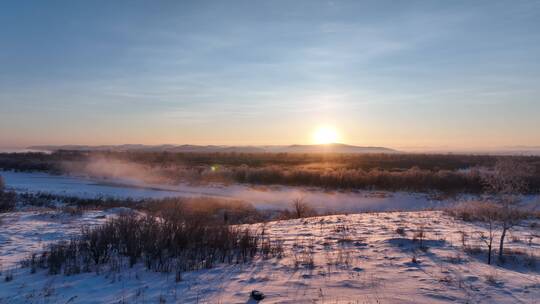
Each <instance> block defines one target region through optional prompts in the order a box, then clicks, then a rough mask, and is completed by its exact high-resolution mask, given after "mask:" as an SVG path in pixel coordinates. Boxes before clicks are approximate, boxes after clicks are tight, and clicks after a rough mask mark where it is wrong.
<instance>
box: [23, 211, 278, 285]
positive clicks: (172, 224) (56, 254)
mask: <svg viewBox="0 0 540 304" xmlns="http://www.w3.org/2000/svg"><path fill="white" fill-rule="evenodd" d="M272 244H274V243H273V242H271V241H269V240H268V236H266V238H265V242H264V246H265V248H264V250H265V252H264V254H269V253H272V252H277V253H279V250H273V249H272V248H268V246H272ZM262 250H263V248H262V241H261V237H260V235H258V234H256V233H255V232H253V231H250V230H249V229H242V228H239V227H234V226H229V225H225V224H222V223H216V222H214V221H211V220H208V219H205V218H203V217H198V216H194V215H193V214H191V213H189V212H186V211H185V210H184V209H182V208H180V207H178V208H176V209H171V210H170V211H169V213H167V214H162V216H161V217H156V216H151V215H147V216H139V215H135V214H125V215H121V216H119V217H118V218H115V219H111V220H109V221H108V222H106V223H105V224H103V225H101V226H98V227H95V228H91V229H83V232H82V235H81V236H80V237H78V238H75V239H72V240H70V241H68V242H61V243H57V244H53V245H51V246H50V247H49V249H48V250H47V252H45V253H44V254H43V255H41V256H40V257H38V260H37V261H36V260H35V258H34V259H33V260H31V261H27V263H26V264H27V265H42V266H43V267H44V268H47V269H48V270H49V273H50V274H58V273H62V272H63V273H64V274H73V273H79V272H81V271H91V270H92V269H96V271H99V269H100V267H102V266H103V265H109V266H111V268H115V269H118V268H119V267H120V266H121V265H123V264H124V262H125V264H127V265H129V266H130V267H132V266H134V265H135V264H136V263H138V262H142V263H143V264H144V265H145V266H146V268H148V269H151V270H154V271H160V272H171V271H174V272H176V273H178V272H182V271H189V270H197V269H204V268H211V267H213V266H214V265H215V264H216V263H245V262H248V261H250V260H251V259H252V258H253V257H254V256H255V255H256V254H258V253H262ZM119 265H120V266H119ZM113 266H114V267H113Z"/></svg>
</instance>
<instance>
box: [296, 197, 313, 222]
mask: <svg viewBox="0 0 540 304" xmlns="http://www.w3.org/2000/svg"><path fill="white" fill-rule="evenodd" d="M292 208H293V212H294V215H295V217H296V218H303V217H307V216H311V215H313V214H314V213H315V212H314V210H313V209H312V208H311V207H310V206H309V205H308V204H307V203H306V202H305V201H304V198H301V197H300V198H295V199H294V200H293V201H292Z"/></svg>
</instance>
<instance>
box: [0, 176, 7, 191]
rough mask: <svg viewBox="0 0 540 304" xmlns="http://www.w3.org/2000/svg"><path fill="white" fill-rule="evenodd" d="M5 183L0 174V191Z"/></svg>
mask: <svg viewBox="0 0 540 304" xmlns="http://www.w3.org/2000/svg"><path fill="white" fill-rule="evenodd" d="M5 187H6V184H5V183H4V178H3V177H2V175H0V192H2V191H4V188H5Z"/></svg>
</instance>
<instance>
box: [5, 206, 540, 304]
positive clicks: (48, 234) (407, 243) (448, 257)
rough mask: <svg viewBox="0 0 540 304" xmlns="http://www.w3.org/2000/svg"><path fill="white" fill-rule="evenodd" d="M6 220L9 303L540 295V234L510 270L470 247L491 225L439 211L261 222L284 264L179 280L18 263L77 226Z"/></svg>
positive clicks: (497, 299)
mask: <svg viewBox="0 0 540 304" xmlns="http://www.w3.org/2000/svg"><path fill="white" fill-rule="evenodd" d="M108 214H110V213H107V212H105V213H104V214H102V215H108ZM82 217H83V219H86V221H91V220H92V219H94V220H96V218H98V219H99V218H102V216H101V215H98V214H93V213H91V214H85V215H83V216H82ZM2 222H3V224H2V229H3V230H4V231H9V232H10V234H8V235H7V237H3V239H1V240H0V242H1V246H0V256H1V257H2V258H3V261H2V263H3V264H4V265H3V269H2V274H3V277H7V276H9V277H11V276H12V280H7V281H6V280H4V278H3V277H2V281H1V282H0V303H255V301H254V300H252V299H251V300H250V298H249V294H250V292H251V291H252V290H259V291H261V292H263V293H264V294H265V295H266V298H265V299H264V300H262V301H261V303H537V302H536V301H537V300H538V298H539V297H540V272H539V270H538V269H537V268H534V267H533V266H532V265H531V263H532V262H531V259H532V256H533V255H536V257H537V256H538V254H539V253H540V238H539V236H538V234H539V233H538V232H539V231H538V228H537V227H538V226H534V225H531V223H526V224H524V225H523V226H520V227H518V228H516V229H515V230H513V231H512V232H511V236H510V238H509V241H508V245H507V248H509V249H511V250H512V251H513V252H514V254H513V255H512V256H510V259H509V261H508V262H507V263H505V264H504V266H497V265H487V264H486V263H485V256H484V254H483V253H479V252H477V253H476V254H473V253H471V252H474V250H471V249H469V250H468V251H469V253H466V252H465V250H464V249H466V248H464V247H463V245H464V244H465V246H466V247H467V248H477V247H476V246H483V243H481V241H480V239H479V238H478V237H477V236H478V235H479V234H480V233H481V232H482V231H484V228H483V227H481V226H479V225H474V224H471V223H464V222H461V221H457V220H454V219H453V218H450V217H448V216H446V215H444V214H443V213H442V212H438V211H432V212H389V213H365V214H354V215H335V216H325V217H315V218H307V219H297V220H288V221H277V222H270V223H267V224H265V225H263V224H255V225H251V226H249V227H250V228H251V229H257V230H258V231H262V229H264V231H265V234H267V235H270V236H273V237H274V238H275V239H281V240H282V241H283V249H284V251H283V252H284V253H283V256H282V257H281V258H279V257H276V258H271V259H263V258H262V257H258V258H257V259H256V260H255V261H254V262H253V263H250V264H242V265H219V266H218V267H216V268H213V269H209V270H202V271H192V272H186V273H183V274H182V278H181V280H179V281H178V280H177V279H178V278H175V275H174V274H168V275H167V274H162V273H155V272H149V271H147V270H145V269H144V268H143V267H142V265H136V266H135V267H134V268H129V267H127V266H126V267H120V268H121V270H120V271H117V270H113V269H108V268H107V269H102V270H101V271H100V273H99V274H96V273H95V272H92V273H83V274H77V275H72V276H64V275H48V274H47V273H46V271H44V270H38V271H37V273H34V274H32V273H31V271H30V269H28V268H19V267H15V266H14V265H13V264H12V261H13V258H9V257H10V255H9V252H12V251H14V249H13V246H14V245H13V244H14V243H16V244H18V248H17V249H16V250H17V251H18V252H29V251H30V250H32V249H35V248H34V247H31V248H30V247H29V248H24V246H32V244H34V243H35V240H36V238H40V239H43V240H52V239H55V238H58V239H61V238H65V236H66V235H67V234H68V233H69V231H70V229H72V230H71V231H73V226H70V225H72V224H70V223H71V222H70V221H66V220H65V218H64V219H63V218H62V217H51V215H50V214H48V215H47V217H46V220H45V219H44V218H43V217H40V216H39V215H37V214H35V213H28V212H27V213H25V212H19V213H14V214H10V215H2ZM45 222H46V224H45ZM69 227H71V228H69ZM55 230H56V232H55ZM8 243H10V244H8ZM25 244H27V245H25ZM18 256H20V255H18ZM6 257H8V258H6ZM533 262H534V261H533ZM177 281H178V282H177Z"/></svg>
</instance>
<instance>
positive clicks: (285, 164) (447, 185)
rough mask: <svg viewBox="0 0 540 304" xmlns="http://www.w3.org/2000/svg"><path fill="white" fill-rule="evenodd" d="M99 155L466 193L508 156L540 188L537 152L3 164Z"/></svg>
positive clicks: (318, 182) (148, 156) (54, 166)
mask: <svg viewBox="0 0 540 304" xmlns="http://www.w3.org/2000/svg"><path fill="white" fill-rule="evenodd" d="M96 159H99V160H101V161H103V160H106V161H111V163H112V162H115V161H121V162H126V163H129V164H137V165H142V166H143V167H144V170H142V171H144V174H145V175H147V176H151V175H152V176H153V177H159V179H163V180H165V181H170V182H172V183H178V182H186V181H187V182H238V183H248V184H276V185H291V186H316V187H323V188H327V189H373V190H389V191H398V190H402V191H419V192H429V191H442V192H466V193H479V192H482V191H483V189H484V188H485V187H484V186H485V185H484V182H483V181H482V178H481V174H482V171H485V170H486V168H487V170H489V168H493V167H494V166H495V164H496V163H497V162H498V161H500V160H501V159H503V160H505V159H506V160H513V161H516V162H519V163H526V164H528V165H530V166H531V167H532V168H533V169H534V174H532V175H531V176H530V177H528V180H527V185H528V186H527V189H526V190H525V191H526V192H528V193H537V192H539V191H540V157H535V156H492V155H453V154H321V153H313V154H289V153H253V154H248V153H170V152H80V151H59V152H56V153H52V154H41V153H26V154H0V169H3V170H17V171H47V172H50V173H63V172H67V171H66V170H67V169H66V168H70V170H71V171H70V172H73V171H75V172H76V173H77V171H79V173H83V174H85V173H86V174H87V173H88V172H84V169H85V166H86V164H90V163H92V162H94V161H95V160H96ZM105 167H106V166H105ZM94 171H95V170H94ZM92 174H96V173H95V172H92Z"/></svg>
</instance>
